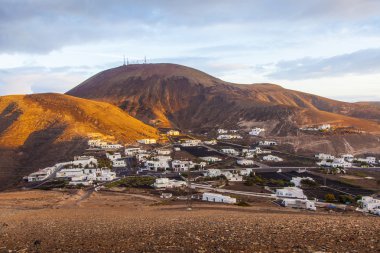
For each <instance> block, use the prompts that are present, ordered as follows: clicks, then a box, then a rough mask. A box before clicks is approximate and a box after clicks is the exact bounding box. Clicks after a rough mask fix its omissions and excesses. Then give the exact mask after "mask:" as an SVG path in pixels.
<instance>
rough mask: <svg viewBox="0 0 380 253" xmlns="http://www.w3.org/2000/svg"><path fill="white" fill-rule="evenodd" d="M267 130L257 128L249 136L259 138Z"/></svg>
mask: <svg viewBox="0 0 380 253" xmlns="http://www.w3.org/2000/svg"><path fill="white" fill-rule="evenodd" d="M264 131H265V129H264V128H260V127H256V128H253V129H252V130H251V131H250V132H249V135H253V136H259V135H260V134H261V133H262V132H264Z"/></svg>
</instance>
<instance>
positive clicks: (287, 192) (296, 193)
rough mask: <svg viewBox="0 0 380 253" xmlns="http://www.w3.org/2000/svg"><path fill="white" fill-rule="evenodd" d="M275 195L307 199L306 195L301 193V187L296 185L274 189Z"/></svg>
mask: <svg viewBox="0 0 380 253" xmlns="http://www.w3.org/2000/svg"><path fill="white" fill-rule="evenodd" d="M276 196H277V197H279V198H296V199H307V197H306V196H305V195H304V194H303V191H302V189H300V188H298V187H285V188H282V189H276Z"/></svg>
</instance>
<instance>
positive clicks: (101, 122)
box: [0, 94, 157, 188]
mask: <svg viewBox="0 0 380 253" xmlns="http://www.w3.org/2000/svg"><path fill="white" fill-rule="evenodd" d="M89 134H91V135H97V136H100V137H101V138H104V139H105V140H110V141H112V138H115V141H120V142H122V143H131V142H134V141H135V140H136V139H139V138H144V137H152V138H157V132H156V129H155V128H153V127H151V126H148V125H146V124H144V123H142V122H141V121H139V120H137V119H135V118H133V117H131V116H130V115H128V114H127V113H126V112H125V111H123V110H121V109H120V108H118V107H116V106H114V105H111V104H108V103H103V102H96V101H90V100H86V99H81V98H76V97H72V96H68V95H62V94H35V95H19V96H4V97H0V188H4V187H6V186H7V185H10V184H12V183H14V182H16V181H17V180H19V179H20V177H21V176H23V175H26V174H27V173H29V172H31V171H34V170H35V169H36V168H38V167H39V166H51V165H53V164H55V163H56V162H57V161H67V160H68V159H72V158H73V156H74V155H80V154H82V152H83V151H84V150H85V149H86V148H87V139H88V138H89Z"/></svg>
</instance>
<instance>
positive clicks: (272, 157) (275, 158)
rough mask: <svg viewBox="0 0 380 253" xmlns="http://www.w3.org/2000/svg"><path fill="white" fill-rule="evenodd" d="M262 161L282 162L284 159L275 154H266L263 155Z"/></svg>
mask: <svg viewBox="0 0 380 253" xmlns="http://www.w3.org/2000/svg"><path fill="white" fill-rule="evenodd" d="M263 161H267V162H282V161H284V159H282V158H281V157H278V156H275V155H266V156H263Z"/></svg>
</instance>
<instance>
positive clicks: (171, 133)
mask: <svg viewBox="0 0 380 253" xmlns="http://www.w3.org/2000/svg"><path fill="white" fill-rule="evenodd" d="M166 134H167V135H170V136H177V135H179V134H180V132H179V131H178V130H169V131H167V132H166Z"/></svg>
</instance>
